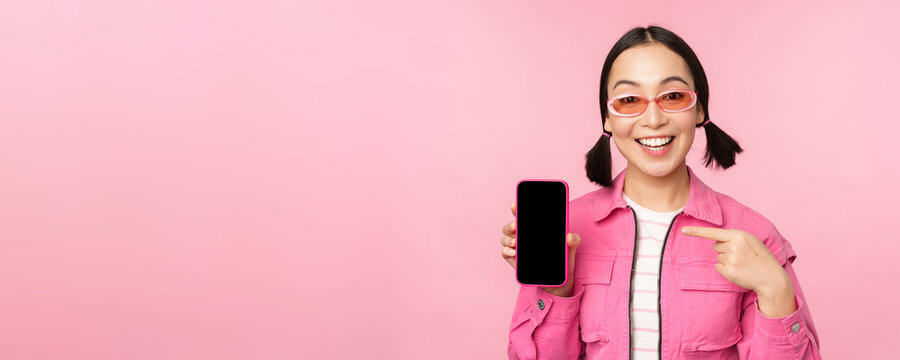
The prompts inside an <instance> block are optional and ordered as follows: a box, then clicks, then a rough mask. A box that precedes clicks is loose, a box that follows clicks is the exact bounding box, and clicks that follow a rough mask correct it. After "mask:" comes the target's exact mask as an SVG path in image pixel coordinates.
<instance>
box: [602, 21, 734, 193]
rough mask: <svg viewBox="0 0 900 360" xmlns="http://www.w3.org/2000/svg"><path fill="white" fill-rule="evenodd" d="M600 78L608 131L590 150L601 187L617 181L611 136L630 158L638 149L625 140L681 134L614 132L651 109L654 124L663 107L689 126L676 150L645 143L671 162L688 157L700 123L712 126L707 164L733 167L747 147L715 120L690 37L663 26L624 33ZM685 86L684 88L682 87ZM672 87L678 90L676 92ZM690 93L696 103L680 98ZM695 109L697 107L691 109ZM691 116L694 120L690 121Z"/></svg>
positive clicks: (653, 153) (649, 152)
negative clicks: (709, 106) (614, 176)
mask: <svg viewBox="0 0 900 360" xmlns="http://www.w3.org/2000/svg"><path fill="white" fill-rule="evenodd" d="M600 83H601V84H602V85H601V86H600V115H601V121H602V122H603V131H604V133H603V134H602V135H601V136H600V137H599V139H598V140H597V143H596V144H595V145H594V147H593V148H591V150H590V151H588V153H587V154H586V155H585V160H586V162H585V171H586V172H587V177H588V179H590V180H591V181H592V182H594V183H596V184H598V185H600V186H609V185H610V184H611V183H612V158H611V154H610V144H609V138H610V137H614V138H616V140H617V141H616V146H617V147H618V148H619V151H621V152H622V155H624V156H625V157H626V158H628V159H629V161H631V160H632V158H629V155H632V154H633V151H637V150H638V148H635V147H634V146H631V145H628V144H632V142H631V141H625V140H626V139H627V138H629V137H630V138H634V139H635V140H637V139H639V138H643V137H653V136H669V137H673V139H677V138H678V135H677V134H658V133H653V132H652V129H647V128H645V129H636V131H635V132H636V133H624V130H623V131H622V132H619V131H613V130H614V129H612V125H617V126H616V127H618V128H621V129H625V128H627V127H629V124H630V125H634V122H629V121H628V120H629V119H632V120H634V119H635V118H636V117H638V116H640V115H642V114H644V112H645V111H648V110H647V109H649V114H646V115H645V117H647V118H648V120H649V121H650V122H651V124H649V125H650V126H656V125H654V124H653V123H652V122H653V121H657V122H658V121H663V120H665V119H664V118H663V117H662V114H661V113H658V112H657V111H660V110H661V111H663V112H665V113H667V114H671V116H672V119H673V120H678V121H679V123H678V125H679V128H681V129H683V130H684V131H683V134H682V135H683V136H682V138H681V139H680V140H678V141H679V142H680V144H679V143H676V144H673V145H672V146H669V147H668V148H676V150H677V151H676V152H675V153H671V154H669V150H665V151H654V149H646V148H643V147H641V148H640V149H641V150H646V151H642V153H645V154H647V155H651V156H660V157H661V156H662V155H667V154H668V155H669V156H668V159H671V161H669V166H670V167H671V166H674V164H672V162H674V161H676V160H678V158H682V159H683V158H684V155H685V154H686V153H687V151H688V150H689V148H690V145H691V143H692V142H693V134H694V128H696V127H701V126H702V127H704V128H705V129H706V153H705V154H704V160H705V165H706V166H707V167H709V166H711V165H715V166H717V167H720V168H723V169H727V168H729V167H731V166H733V165H734V164H735V160H734V159H735V157H736V155H737V154H739V153H741V152H743V149H742V148H741V147H740V145H739V144H738V143H737V142H736V141H734V139H733V138H731V136H729V135H728V134H726V133H725V132H724V131H722V130H721V129H719V127H718V126H716V125H715V124H713V123H712V122H711V121H710V120H709V112H708V111H707V108H708V106H707V105H708V102H709V84H708V83H707V80H706V73H705V72H704V70H703V66H702V65H700V60H699V59H698V58H697V55H696V54H694V51H693V50H691V48H690V47H689V46H688V45H687V43H685V42H684V40H682V39H681V38H680V37H678V35H675V34H674V33H672V32H670V31H668V30H666V29H663V28H661V27H658V26H650V27H648V28H646V29H645V28H636V29H632V30H631V31H629V32H627V33H626V34H625V35H624V36H622V38H621V39H619V41H618V42H617V43H616V44H615V45H613V47H612V49H611V50H610V52H609V54H608V55H607V58H606V62H605V63H604V64H603V70H602V72H601V75H600ZM610 83H612V84H613V85H612V87H610V88H607V84H610ZM679 90H681V91H683V92H678V91H679ZM670 91H675V94H674V95H673V94H672V93H670ZM688 94H690V98H689V99H690V102H687V103H686V102H684V101H681V102H679V101H678V100H679V97H680V99H681V100H686V99H688V98H687V96H688ZM651 98H652V100H649V99H651ZM650 102H655V103H656V105H657V106H656V107H651V106H649V103H650ZM681 105H684V106H681ZM619 109H622V110H619ZM692 109H693V111H688V110H692ZM686 121H692V122H690V123H685V122H686ZM688 124H691V125H694V128H689V127H688V126H687V125H688ZM616 134H619V135H616ZM684 135H687V136H684ZM619 144H623V145H619ZM668 148H667V149H668ZM632 150H633V151H632ZM640 153H641V152H639V153H638V154H640ZM670 169H671V168H670Z"/></svg>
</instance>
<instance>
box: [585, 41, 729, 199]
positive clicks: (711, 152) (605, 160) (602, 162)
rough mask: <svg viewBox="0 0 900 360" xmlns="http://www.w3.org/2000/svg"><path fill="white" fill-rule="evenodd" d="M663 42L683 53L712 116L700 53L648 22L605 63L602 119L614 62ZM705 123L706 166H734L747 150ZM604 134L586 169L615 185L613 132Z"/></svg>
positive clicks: (598, 181) (705, 111)
mask: <svg viewBox="0 0 900 360" xmlns="http://www.w3.org/2000/svg"><path fill="white" fill-rule="evenodd" d="M650 44H662V45H664V46H666V47H667V48H669V49H670V50H672V51H673V52H675V53H676V54H678V55H680V56H681V57H682V58H683V59H684V61H685V62H687V65H688V67H689V68H690V69H691V76H693V78H694V86H695V87H696V89H695V91H696V92H697V101H698V103H699V104H700V106H701V107H702V109H703V116H704V118H703V120H704V121H705V120H709V106H707V105H708V104H709V83H707V81H706V73H705V72H704V71H703V66H701V65H700V60H698V59H697V55H695V54H694V51H693V50H691V48H690V46H688V45H687V43H685V42H684V40H682V39H681V38H680V37H678V35H675V33H673V32H671V31H669V30H666V29H664V28H661V27H659V26H652V25H651V26H648V27H646V28H642V27H636V28H634V29H631V30H629V31H628V32H627V33H625V35H622V37H621V38H620V39H619V41H617V42H616V44H615V45H613V47H612V49H610V50H609V54H607V55H606V62H605V63H603V71H602V72H601V74H600V115H601V118H600V121H601V122H602V123H604V124H605V122H606V114H607V112H608V111H609V110H608V109H607V108H606V101H607V99H608V98H609V97H608V94H607V91H606V84H607V83H608V82H609V71H610V69H611V68H612V64H613V62H614V61H615V60H616V58H617V57H619V54H621V53H622V52H623V51H625V50H627V49H629V48H632V47H635V46H642V45H650ZM700 126H704V127H705V130H706V154H705V155H704V156H703V159H704V160H705V162H706V163H705V166H706V167H710V164H712V163H713V162H714V161H715V166H716V167H719V168H722V169H728V168H730V167H732V166H734V158H735V156H736V155H737V154H739V153H741V152H742V151H744V149H742V148H741V146H740V145H738V143H737V142H736V141H734V139H732V138H731V136H728V134H726V133H725V132H724V131H722V129H719V127H718V126H716V125H715V124H713V123H712V122H706V125H700V124H697V127H700ZM603 132H604V133H606V134H609V136H606V135H602V134H601V135H600V139H598V140H597V143H596V144H594V147H593V148H591V150H590V151H588V152H587V154H585V165H584V169H585V170H586V171H587V177H588V179H590V180H591V182H594V183H596V184H598V185H600V186H607V187H608V186H611V185H612V158H611V156H610V148H609V139H610V137H611V136H612V134H611V133H609V132H606V130H603Z"/></svg>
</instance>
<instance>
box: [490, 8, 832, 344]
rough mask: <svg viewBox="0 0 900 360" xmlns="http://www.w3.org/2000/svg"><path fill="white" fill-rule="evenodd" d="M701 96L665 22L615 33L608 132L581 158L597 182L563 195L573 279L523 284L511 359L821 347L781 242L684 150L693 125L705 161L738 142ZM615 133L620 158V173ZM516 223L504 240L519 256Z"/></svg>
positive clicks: (730, 153)
mask: <svg viewBox="0 0 900 360" xmlns="http://www.w3.org/2000/svg"><path fill="white" fill-rule="evenodd" d="M708 101H709V86H708V84H707V81H706V75H705V73H704V71H703V67H702V66H701V65H700V62H699V60H698V59H697V57H696V55H695V54H694V52H693V50H691V48H690V47H689V46H688V45H687V44H686V43H685V42H684V41H683V40H682V39H681V38H680V37H678V36H677V35H675V34H673V33H672V32H670V31H668V30H666V29H663V28H661V27H657V26H650V27H647V28H635V29H632V30H631V31H629V32H628V33H626V34H625V35H624V36H623V37H622V38H621V39H619V41H618V42H617V43H616V44H615V45H614V46H613V48H612V50H610V52H609V55H608V56H607V58H606V62H605V63H604V65H603V71H602V74H601V77H600V111H601V115H602V122H603V131H604V133H603V135H601V136H600V139H599V141H598V142H597V144H596V145H595V146H594V147H593V148H592V149H591V150H590V152H588V154H587V155H586V159H587V162H586V165H585V168H586V170H587V176H588V178H589V179H590V180H591V181H593V182H595V183H597V184H598V185H600V186H601V188H600V189H599V190H596V191H593V192H590V193H587V194H585V195H583V196H581V197H579V198H577V199H574V200H572V201H571V202H570V203H569V206H570V210H569V211H570V214H571V218H570V227H571V228H572V232H571V233H569V234H568V235H567V243H568V245H569V247H570V249H569V254H570V256H571V258H570V261H569V264H572V265H571V268H570V269H569V271H570V278H571V279H573V281H569V282H567V283H566V284H565V286H562V287H556V288H550V287H547V288H544V287H531V286H522V287H521V288H520V290H519V295H518V300H517V302H516V305H515V308H514V311H513V316H512V321H511V324H510V333H509V340H510V341H509V349H508V352H509V357H510V358H511V359H576V358H581V357H585V358H587V359H682V358H684V359H688V358H690V359H819V358H820V355H819V348H818V340H819V339H818V334H817V332H816V330H815V326H814V324H813V320H812V316H811V314H810V311H809V308H808V306H807V305H806V304H805V303H806V302H805V298H804V296H803V293H802V292H801V289H800V284H799V282H798V280H797V276H796V274H795V273H794V270H793V267H792V262H793V261H794V260H795V258H796V254H795V253H794V251H793V250H792V248H791V244H790V242H788V241H787V240H786V239H785V238H784V237H783V236H782V235H781V234H780V233H779V232H778V230H777V229H776V228H775V226H774V225H773V224H772V223H771V222H770V221H769V220H767V219H766V218H765V217H763V216H762V215H760V214H759V213H757V212H755V211H754V210H752V209H750V208H748V207H746V206H744V205H742V204H741V203H739V202H737V201H736V200H735V199H733V198H731V197H729V196H727V195H724V194H721V193H718V192H716V191H714V190H712V189H710V188H709V187H707V186H706V185H705V184H704V183H703V182H702V181H700V179H699V178H697V177H696V175H695V174H694V172H693V170H692V169H691V168H690V167H689V166H687V164H686V162H685V158H686V155H687V153H688V151H689V150H690V148H691V145H692V144H693V140H694V133H695V131H696V129H697V128H698V127H704V131H705V132H706V139H707V146H706V154H705V157H704V159H705V165H706V166H707V167H709V166H710V164H713V163H715V166H717V167H720V168H723V169H727V168H729V167H731V166H732V165H734V158H735V156H736V154H738V153H740V152H742V151H743V149H741V147H740V146H739V145H738V144H737V143H736V142H735V141H734V139H732V138H731V137H730V136H728V135H727V134H725V133H724V132H723V131H722V130H721V129H719V128H718V127H717V126H715V125H713V123H712V122H710V121H709V112H708V110H707V109H708V106H707V105H708ZM610 138H612V139H613V140H615V143H616V147H617V148H618V149H619V151H620V152H621V153H622V155H624V157H625V158H626V159H627V160H628V165H627V167H626V169H625V170H623V171H622V172H620V173H619V174H618V175H617V176H616V177H615V179H612V178H611V159H610V148H609V139H610ZM512 212H513V216H515V204H513V206H512ZM514 226H515V221H513V222H510V223H509V224H506V226H504V227H503V234H504V235H503V237H502V238H501V243H502V245H503V249H502V254H503V257H504V258H505V259H506V261H507V262H509V263H510V265H512V266H513V267H514V268H515V263H516V262H515V246H516V243H515V228H514ZM582 236H583V238H584V243H581V242H582ZM576 249H577V251H576ZM576 253H577V254H576Z"/></svg>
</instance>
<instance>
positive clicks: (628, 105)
mask: <svg viewBox="0 0 900 360" xmlns="http://www.w3.org/2000/svg"><path fill="white" fill-rule="evenodd" d="M651 101H655V102H656V105H657V106H659V108H660V109H662V110H663V111H665V112H670V113H672V112H680V111H685V110H687V109H690V108H691V107H693V106H694V104H696V103H697V93H696V92H694V91H691V90H688V89H672V90H667V91H663V92H661V93H660V94H659V95H657V96H656V97H655V98H653V99H647V98H646V97H643V96H641V95H637V94H622V95H618V96H616V97H614V98H612V99H609V101H607V102H606V108H607V109H609V111H610V112H611V113H613V114H616V115H618V116H638V115H640V114H643V113H644V110H647V107H648V106H650V102H651Z"/></svg>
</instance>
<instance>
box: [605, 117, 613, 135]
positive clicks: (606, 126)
mask: <svg viewBox="0 0 900 360" xmlns="http://www.w3.org/2000/svg"><path fill="white" fill-rule="evenodd" d="M603 130H604V131H606V132H608V133H612V128H611V125H609V118H606V120H605V121H603Z"/></svg>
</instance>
